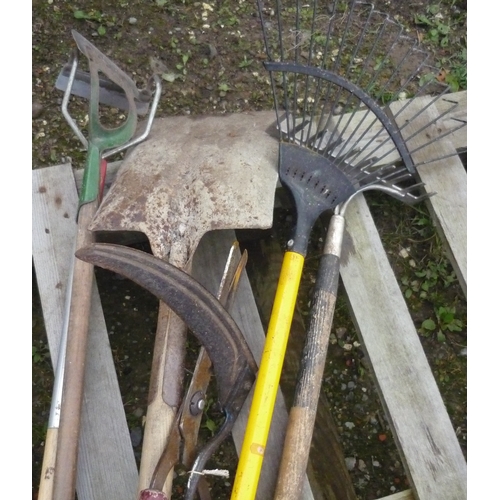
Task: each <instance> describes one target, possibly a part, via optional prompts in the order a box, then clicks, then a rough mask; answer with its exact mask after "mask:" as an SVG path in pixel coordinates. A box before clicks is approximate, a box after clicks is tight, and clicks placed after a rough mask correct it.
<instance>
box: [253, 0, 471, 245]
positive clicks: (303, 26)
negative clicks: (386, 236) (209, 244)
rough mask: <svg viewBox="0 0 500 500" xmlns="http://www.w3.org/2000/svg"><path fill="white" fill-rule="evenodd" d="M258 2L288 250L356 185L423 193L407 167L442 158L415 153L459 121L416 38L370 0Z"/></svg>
mask: <svg viewBox="0 0 500 500" xmlns="http://www.w3.org/2000/svg"><path fill="white" fill-rule="evenodd" d="M257 3H258V7H259V14H260V19H261V24H262V29H263V33H264V44H265V50H266V53H267V59H268V60H267V61H266V62H265V63H264V66H265V68H266V69H267V70H268V71H269V74H270V79H271V86H272V89H273V95H274V100H275V108H276V113H277V124H278V130H279V132H280V162H279V174H280V178H281V181H282V182H283V184H285V185H286V186H287V187H288V188H289V189H290V191H291V193H292V194H293V197H294V200H295V202H296V205H297V213H298V222H297V229H296V232H295V237H294V238H293V239H292V240H291V242H292V243H291V245H292V246H293V249H294V250H296V251H299V252H300V253H304V252H305V249H306V248H307V238H308V235H309V233H310V229H307V227H309V228H310V227H312V225H313V224H314V221H315V220H316V218H317V217H319V215H320V214H321V213H322V212H324V211H326V210H328V209H335V208H336V207H338V206H339V205H340V204H342V203H345V202H346V201H347V200H349V199H350V198H351V197H352V196H353V195H354V194H356V193H357V192H359V191H365V190H367V189H380V190H383V191H386V192H388V193H389V194H391V195H392V196H395V197H396V198H398V199H400V200H402V201H404V202H405V203H415V202H418V201H420V200H421V199H422V198H424V197H426V196H428V195H426V194H425V193H424V192H423V191H422V186H423V185H422V184H421V183H418V181H417V180H416V177H417V171H416V167H417V166H418V165H420V164H422V163H430V162H433V161H436V160H438V159H442V158H443V157H445V156H442V155H441V156H439V155H436V154H434V155H431V154H423V153H425V152H430V151H433V152H435V151H436V148H432V147H429V146H431V145H432V144H434V143H435V142H436V141H438V140H440V139H442V138H443V137H445V136H446V135H449V134H452V133H454V132H456V131H457V130H458V129H459V128H461V127H463V126H464V125H465V122H463V121H462V120H460V119H457V118H455V117H453V111H454V109H455V108H456V107H457V106H458V103H457V102H455V101H454V100H453V99H451V98H450V97H449V96H446V95H447V93H448V88H447V86H445V85H443V84H441V83H440V82H439V81H438V79H437V75H438V72H437V71H436V70H435V69H434V68H432V67H431V66H430V64H429V63H430V61H429V55H428V54H427V53H426V52H425V51H423V50H422V49H421V48H420V47H419V42H418V40H416V39H413V38H411V37H408V36H407V35H406V33H405V30H404V28H403V27H402V26H400V25H399V24H398V23H396V22H395V21H393V20H391V19H390V18H389V17H388V16H387V15H386V14H383V13H380V12H378V11H376V10H375V8H374V6H373V5H372V4H371V3H365V2H360V1H356V0H354V1H351V2H339V1H334V2H332V1H331V0H311V2H309V3H302V2H301V1H299V0H257ZM430 110H432V113H431V114H432V116H433V118H432V119H429V118H428V113H426V111H430ZM444 122H445V125H443V123H444ZM450 124H451V125H450ZM448 156H449V155H448ZM416 158H418V160H416ZM304 231H306V233H307V236H305V235H304Z"/></svg>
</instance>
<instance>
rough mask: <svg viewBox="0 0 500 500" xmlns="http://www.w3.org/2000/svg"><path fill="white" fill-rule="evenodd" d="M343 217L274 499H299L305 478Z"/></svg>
mask: <svg viewBox="0 0 500 500" xmlns="http://www.w3.org/2000/svg"><path fill="white" fill-rule="evenodd" d="M343 231H344V218H343V217H342V216H340V215H334V216H333V217H332V221H331V223H330V226H329V231H328V234H327V237H326V243H325V249H324V253H323V255H322V256H321V259H320V264H319V268H318V275H317V279H316V285H315V288H314V294H313V301H312V306H311V314H310V317H311V322H310V324H309V329H308V331H307V336H306V342H305V346H304V353H303V356H302V362H301V367H300V370H299V377H298V382H297V387H296V389H295V398H294V402H293V406H292V409H291V410H290V416H289V420H288V425H287V429H286V435H285V443H284V446H283V455H282V457H281V462H280V469H279V473H278V482H277V485H276V491H275V495H274V500H299V499H300V498H301V492H302V487H303V484H304V479H305V477H306V469H307V462H308V459H309V449H310V447H311V440H312V436H313V430H314V422H315V420H316V411H317V409H318V400H319V395H320V389H321V380H322V378H323V372H324V368H325V361H326V355H327V351H328V344H329V339H330V332H331V329H332V323H333V316H334V314H335V304H336V302H337V290H338V283H339V275H340V250H341V246H342V237H343Z"/></svg>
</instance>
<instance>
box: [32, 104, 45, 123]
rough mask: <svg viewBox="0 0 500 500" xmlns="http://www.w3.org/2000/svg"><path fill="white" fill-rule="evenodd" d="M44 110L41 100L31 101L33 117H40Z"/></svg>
mask: <svg viewBox="0 0 500 500" xmlns="http://www.w3.org/2000/svg"><path fill="white" fill-rule="evenodd" d="M42 111H43V106H42V104H41V103H40V102H38V101H32V102H31V118H32V119H35V118H38V117H39V116H40V115H41V114H42Z"/></svg>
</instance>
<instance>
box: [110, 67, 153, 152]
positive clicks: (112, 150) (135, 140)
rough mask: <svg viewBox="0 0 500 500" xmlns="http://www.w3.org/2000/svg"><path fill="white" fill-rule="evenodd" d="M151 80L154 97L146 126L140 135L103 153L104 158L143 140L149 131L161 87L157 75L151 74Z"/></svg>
mask: <svg viewBox="0 0 500 500" xmlns="http://www.w3.org/2000/svg"><path fill="white" fill-rule="evenodd" d="M153 81H154V84H155V93H154V99H153V102H152V104H151V109H150V111H149V113H148V121H147V123H146V128H145V129H144V132H143V133H142V134H141V135H140V136H138V137H135V138H134V139H131V140H130V141H129V142H127V144H123V145H122V146H118V147H116V148H114V149H111V150H109V151H107V152H106V153H104V154H103V155H102V157H103V158H104V159H106V158H109V157H110V156H112V155H115V154H117V153H119V152H121V151H123V150H125V149H128V148H130V147H132V146H136V145H137V144H139V143H141V142H143V141H144V140H145V139H146V138H147V137H148V135H149V133H150V132H151V127H152V126H153V120H154V117H155V114H156V108H157V107H158V102H159V101H160V97H161V89H162V85H161V79H160V77H159V76H158V75H153Z"/></svg>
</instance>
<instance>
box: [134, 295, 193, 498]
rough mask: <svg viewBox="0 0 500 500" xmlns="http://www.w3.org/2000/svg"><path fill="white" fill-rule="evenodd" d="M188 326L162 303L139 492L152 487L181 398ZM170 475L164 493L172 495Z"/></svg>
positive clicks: (154, 353)
mask: <svg viewBox="0 0 500 500" xmlns="http://www.w3.org/2000/svg"><path fill="white" fill-rule="evenodd" d="M186 334H187V331H186V325H185V323H184V322H183V321H182V320H181V319H180V318H179V317H178V316H177V315H176V314H174V313H173V312H172V310H171V309H170V308H169V307H168V306H167V305H166V304H164V303H163V302H160V308H159V312H158V323H157V331H156V339H155V347H154V352H153V364H152V368H151V379H150V388H149V402H148V409H147V414H146V425H145V428H144V437H143V444H142V454H141V465H140V470H139V490H138V491H139V494H140V492H141V491H142V490H145V489H148V488H149V487H150V486H151V479H152V477H153V473H154V471H155V468H156V465H157V464H158V461H159V460H160V457H161V455H162V453H163V450H164V449H165V446H166V444H167V439H168V436H169V435H170V430H171V427H172V425H173V424H174V419H175V414H176V411H177V408H178V406H179V404H180V401H181V397H182V384H183V363H184V355H185V346H186ZM170 487H171V477H170V479H167V481H166V483H165V485H164V487H163V492H164V493H166V494H168V495H169V494H170Z"/></svg>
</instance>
